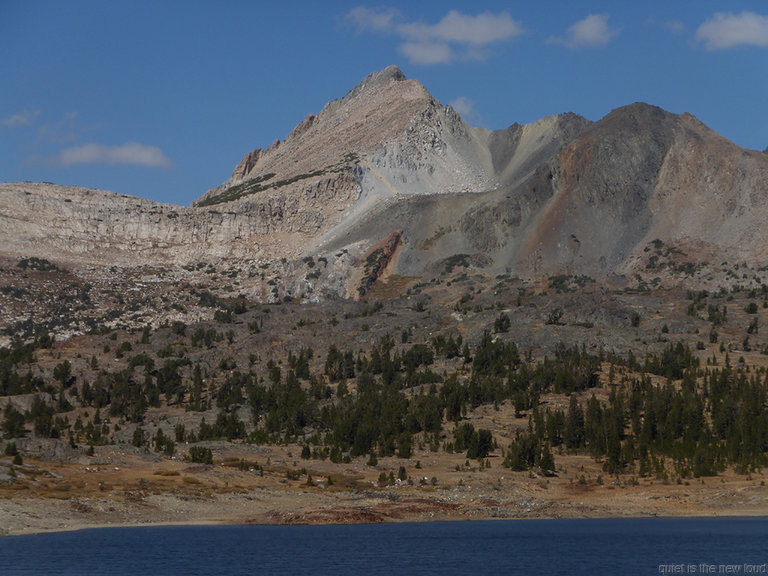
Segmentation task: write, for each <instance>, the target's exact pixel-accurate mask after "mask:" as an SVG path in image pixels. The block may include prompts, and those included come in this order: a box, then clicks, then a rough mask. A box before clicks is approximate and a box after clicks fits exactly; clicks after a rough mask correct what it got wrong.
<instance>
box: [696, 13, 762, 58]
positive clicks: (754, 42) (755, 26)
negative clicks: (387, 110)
mask: <svg viewBox="0 0 768 576" xmlns="http://www.w3.org/2000/svg"><path fill="white" fill-rule="evenodd" d="M696 40H698V41H699V42H703V43H704V46H705V47H706V48H707V50H725V49H728V48H733V47H735V46H768V16H761V15H760V14H755V13H754V12H742V13H741V14H731V13H728V14H725V13H722V12H720V13H717V14H715V15H714V16H712V17H711V18H708V19H707V20H706V21H705V22H704V24H702V25H701V26H699V29H698V30H697V31H696Z"/></svg>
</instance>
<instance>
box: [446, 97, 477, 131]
mask: <svg viewBox="0 0 768 576" xmlns="http://www.w3.org/2000/svg"><path fill="white" fill-rule="evenodd" d="M449 104H450V106H451V107H452V108H453V109H454V110H456V112H458V113H459V116H461V118H462V120H464V121H465V122H467V123H469V124H473V125H478V124H480V125H482V121H483V119H482V116H480V113H479V112H478V111H477V108H475V103H474V101H473V100H472V99H470V98H467V97H466V96H459V97H458V98H456V99H455V100H453V101H452V102H450V103H449Z"/></svg>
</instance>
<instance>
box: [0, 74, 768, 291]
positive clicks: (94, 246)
mask: <svg viewBox="0 0 768 576" xmlns="http://www.w3.org/2000/svg"><path fill="white" fill-rule="evenodd" d="M766 197H768V155H766V154H764V153H762V152H758V151H749V150H744V149H742V148H740V147H738V146H736V145H735V144H733V143H731V142H729V141H727V140H725V139H724V138H722V137H720V136H719V135H717V134H716V133H714V132H712V131H711V130H709V129H708V128H707V127H706V126H704V125H703V124H702V123H701V122H699V121H698V120H697V119H696V118H694V117H693V116H691V115H689V114H682V115H677V114H671V113H669V112H665V111H663V110H661V109H659V108H656V107H653V106H650V105H647V104H641V103H638V104H632V105H629V106H625V107H623V108H619V109H617V110H614V111H612V112H611V113H609V114H608V115H607V116H605V117H604V118H602V119H601V120H599V121H597V122H594V123H593V122H590V121H588V120H586V119H584V118H582V117H580V116H577V115H575V114H563V115H557V116H552V117H549V118H544V119H542V120H539V121H538V122H534V123H532V124H528V125H525V126H521V125H518V124H514V125H512V126H510V127H509V128H507V129H505V130H496V131H490V130H485V129H480V128H475V127H472V126H469V125H468V124H466V123H465V122H464V121H462V119H461V118H460V117H459V115H458V114H457V113H456V112H455V110H453V109H452V108H451V107H450V106H443V105H442V104H441V103H440V102H438V101H437V100H435V99H434V98H433V97H432V96H431V95H430V94H429V92H428V91H427V89H426V88H424V87H423V86H422V85H421V84H419V83H418V82H416V81H415V80H408V79H406V78H405V76H404V74H403V73H402V72H401V71H400V70H399V69H398V68H396V67H389V68H386V69H385V70H383V71H381V72H377V73H374V74H371V75H369V76H368V77H366V78H365V79H364V80H363V81H362V82H361V83H360V84H359V85H358V86H357V87H355V88H354V89H353V90H351V91H350V92H349V93H348V94H347V95H346V96H344V97H343V98H341V99H339V100H335V101H333V102H330V103H328V104H327V105H326V106H325V107H324V108H323V109H322V110H321V111H320V112H319V113H318V114H316V115H315V114H312V115H309V116H308V117H307V118H306V119H305V120H304V121H302V122H301V123H300V124H299V125H298V126H297V127H296V128H295V129H294V130H293V132H291V134H290V135H289V136H288V137H287V138H286V139H285V140H284V141H276V142H275V143H274V144H273V145H272V146H270V147H269V148H268V149H266V150H261V149H258V150H254V151H252V152H249V153H248V154H246V155H245V156H244V158H243V159H242V161H241V162H240V163H239V164H238V165H237V166H236V168H235V170H234V172H233V174H232V177H231V178H230V179H229V180H227V181H226V182H224V183H223V184H222V185H220V186H219V187H217V188H215V189H213V190H210V191H208V192H207V193H206V194H204V195H203V196H202V197H201V198H200V199H199V200H198V201H196V202H194V203H193V206H192V207H179V206H170V205H163V204H157V203H154V202H150V201H147V200H140V199H137V198H132V197H128V196H123V195H117V194H112V193H109V192H101V191H94V190H84V189H77V188H69V187H58V186H54V185H49V184H30V183H18V184H2V185H0V246H2V248H0V252H1V253H2V255H3V256H5V257H8V258H23V257H32V256H34V257H38V258H47V259H49V260H53V261H56V262H60V263H62V264H64V265H68V266H73V267H75V268H88V267H91V268H93V267H99V266H103V264H104V263H105V262H108V263H109V264H110V265H116V266H123V267H131V266H139V265H153V266H171V267H173V266H176V267H179V266H185V267H187V268H189V267H190V266H192V265H194V264H195V263H198V262H217V263H223V264H224V265H225V266H235V267H237V266H239V267H240V268H243V269H244V268H247V267H249V266H251V267H253V266H254V265H258V266H264V268H262V270H264V269H266V266H267V265H268V264H269V263H270V262H272V263H274V262H280V264H279V265H275V266H273V268H271V270H272V272H274V274H275V276H271V277H270V276H269V275H266V276H265V274H263V273H261V274H250V275H249V276H248V281H247V282H246V281H245V280H244V281H243V285H242V286H241V290H243V291H245V292H246V293H250V294H252V295H257V296H258V295H262V296H263V295H265V294H266V297H268V298H282V297H284V296H286V295H288V296H292V297H299V298H319V297H326V296H329V295H330V296H343V297H357V296H359V295H360V294H364V293H366V292H368V291H369V290H370V289H371V287H372V286H373V285H375V284H376V282H377V281H378V280H379V279H380V278H383V277H386V276H391V275H392V274H395V275H399V276H401V277H413V278H431V277H434V276H435V274H437V275H440V274H441V273H442V272H444V271H445V270H448V269H450V268H452V267H453V266H455V265H456V264H459V265H461V266H463V267H464V266H472V267H475V268H476V269H478V270H479V271H483V272H484V273H487V274H489V275H497V274H506V273H509V274H514V275H517V276H520V277H523V278H530V279H535V278H546V277H551V276H556V275H569V276H574V277H576V276H587V277H591V278H593V279H595V280H598V281H609V282H612V283H614V284H618V285H633V284H637V283H641V284H642V283H647V282H654V283H655V284H657V285H666V284H680V283H687V284H690V285H707V286H710V285H713V286H714V285H717V284H718V283H719V282H721V281H722V279H723V274H724V273H725V272H724V269H720V268H717V266H720V263H721V262H726V261H728V260H730V261H732V262H741V263H744V264H745V266H747V265H748V266H749V267H750V268H751V269H752V271H751V272H750V277H749V278H748V280H749V281H750V282H752V281H755V282H756V281H757V279H758V278H759V279H760V281H762V274H763V273H764V271H762V270H760V268H762V261H763V259H764V250H765V248H764V247H765V246H766V245H768V232H767V231H766V227H765V226H764V222H765V221H766V217H767V216H768V213H766V211H767V210H768V208H766ZM314 259H319V261H320V262H322V263H323V265H322V266H319V267H318V268H317V269H313V270H306V269H305V268H306V267H305V266H302V265H301V263H302V262H308V261H310V260H311V261H313V262H314ZM276 270H279V272H275V271H276ZM265 282H272V284H271V285H270V286H272V287H271V288H269V289H266V287H265V285H264V283H265Z"/></svg>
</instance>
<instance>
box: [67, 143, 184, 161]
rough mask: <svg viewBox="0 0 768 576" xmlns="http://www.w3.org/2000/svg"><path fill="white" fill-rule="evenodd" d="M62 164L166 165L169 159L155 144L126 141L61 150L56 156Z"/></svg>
mask: <svg viewBox="0 0 768 576" xmlns="http://www.w3.org/2000/svg"><path fill="white" fill-rule="evenodd" d="M56 160H57V161H58V163H60V164H63V165H64V166H72V165H75V164H133V165H135V166H152V167H166V166H170V165H171V160H170V159H169V158H168V157H167V156H166V155H165V154H164V153H163V151H162V150H160V148H157V147H156V146H147V145H145V144H138V143H136V142H128V143H126V144H122V145H120V146H103V145H101V144H85V145H83V146H73V147H72V148H66V149H64V150H62V151H61V152H60V153H59V155H58V156H57V158H56Z"/></svg>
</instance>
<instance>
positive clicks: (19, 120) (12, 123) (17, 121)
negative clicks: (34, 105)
mask: <svg viewBox="0 0 768 576" xmlns="http://www.w3.org/2000/svg"><path fill="white" fill-rule="evenodd" d="M39 115H40V110H24V112H21V113H20V114H14V115H13V116H8V118H3V124H5V125H6V126H8V127H9V128H15V127H17V126H27V125H28V124H32V122H34V121H35V119H36V118H37V117H38V116H39Z"/></svg>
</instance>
